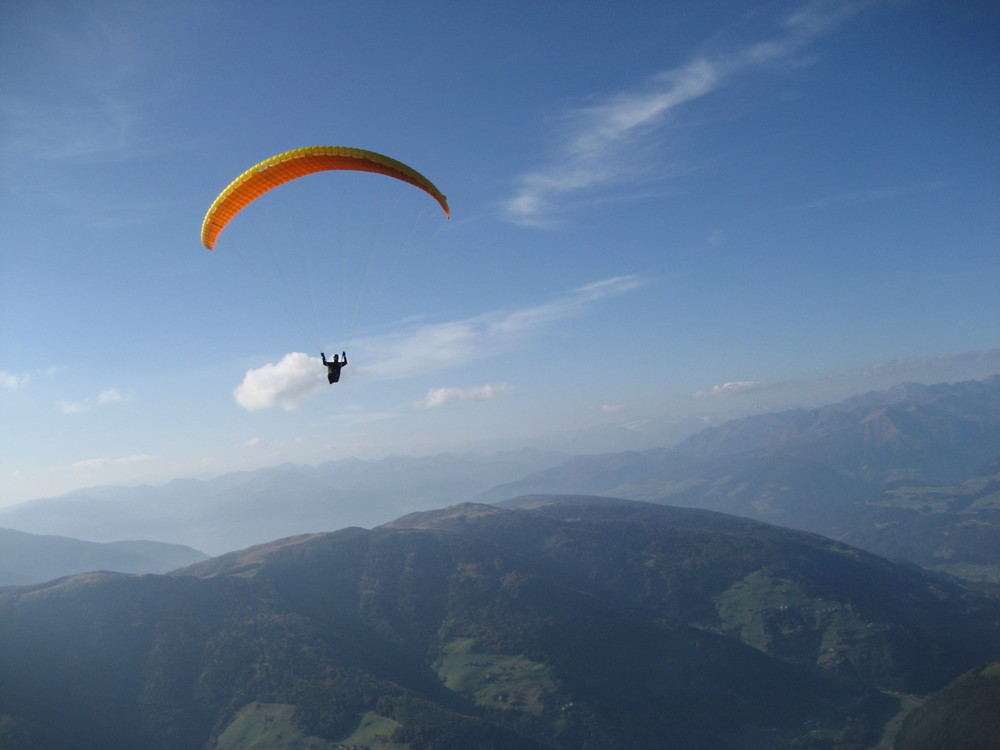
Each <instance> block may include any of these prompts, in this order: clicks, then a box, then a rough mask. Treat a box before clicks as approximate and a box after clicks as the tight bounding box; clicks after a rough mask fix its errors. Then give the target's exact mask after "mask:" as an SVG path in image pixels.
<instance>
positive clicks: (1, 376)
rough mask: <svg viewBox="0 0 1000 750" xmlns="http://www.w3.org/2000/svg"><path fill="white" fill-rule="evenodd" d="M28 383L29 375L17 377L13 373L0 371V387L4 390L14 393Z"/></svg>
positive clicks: (29, 380)
mask: <svg viewBox="0 0 1000 750" xmlns="http://www.w3.org/2000/svg"><path fill="white" fill-rule="evenodd" d="M29 382H31V376H30V375H27V374H23V375H17V374H15V373H13V372H7V371H5V370H0V387H2V388H4V389H5V390H8V391H16V390H17V389H18V388H24V386H26V385H27V384H28V383H29Z"/></svg>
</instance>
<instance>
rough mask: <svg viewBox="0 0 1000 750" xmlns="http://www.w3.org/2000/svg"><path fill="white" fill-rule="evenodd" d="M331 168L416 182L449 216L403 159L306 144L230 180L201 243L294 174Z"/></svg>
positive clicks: (209, 216) (204, 228)
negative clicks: (253, 201) (254, 201)
mask: <svg viewBox="0 0 1000 750" xmlns="http://www.w3.org/2000/svg"><path fill="white" fill-rule="evenodd" d="M331 169H350V170H354V171H359V172H375V173H376V174H384V175H387V176H389V177H395V178H396V179H397V180H402V181H403V182H408V183H410V184H411V185H415V186H416V187H418V188H420V189H421V190H423V191H424V192H426V193H427V194H429V195H431V196H432V197H433V198H434V199H435V200H437V202H438V203H440V204H441V208H443V209H444V212H445V215H446V216H448V217H451V210H450V209H449V208H448V201H447V199H446V198H445V197H444V195H442V194H441V191H440V190H438V189H437V188H436V187H435V186H434V184H433V183H432V182H431V181H430V180H428V179H427V178H426V177H424V176H423V175H422V174H420V173H419V172H418V171H417V170H415V169H411V168H410V167H408V166H406V165H405V164H403V163H402V162H398V161H396V160H395V159H390V158H389V157H388V156H383V155H382V154H376V153H375V152H374V151H365V150H363V149H360V148H344V147H342V146H308V147H306V148H297V149H294V150H292V151H286V152H284V153H282V154H278V155H277V156H272V157H271V158H270V159H265V160H264V161H262V162H261V163H260V164H255V165H254V166H252V167H250V169H248V170H247V171H246V172H244V173H243V174H241V175H240V176H239V177H237V178H236V179H235V180H233V181H232V182H231V183H230V184H229V186H228V187H227V188H226V189H225V190H223V191H222V192H221V193H220V194H219V197H218V198H216V199H215V202H214V203H212V206H211V207H210V208H209V209H208V213H207V214H205V221H204V222H202V225H201V242H202V244H203V245H204V246H205V247H207V248H208V249H209V250H211V249H213V248H214V247H215V241H216V240H217V239H218V237H219V233H220V232H221V231H222V230H223V228H225V226H226V224H228V223H229V222H230V220H231V219H232V218H233V217H234V216H236V214H238V213H239V212H240V211H241V210H242V209H243V207H244V206H246V205H247V204H248V203H250V202H251V201H252V200H254V199H255V198H259V197H260V196H261V195H263V194H264V193H266V192H267V191H268V190H270V189H272V188H276V187H278V186H279V185H283V184H284V183H286V182H289V181H290V180H294V179H296V178H297V177H304V176H305V175H307V174H313V173H315V172H323V171H326V170H331Z"/></svg>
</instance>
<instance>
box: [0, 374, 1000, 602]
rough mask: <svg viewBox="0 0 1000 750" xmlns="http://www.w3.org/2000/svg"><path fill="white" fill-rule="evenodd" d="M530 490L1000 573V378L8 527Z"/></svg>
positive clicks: (424, 502) (20, 519) (370, 468)
mask: <svg viewBox="0 0 1000 750" xmlns="http://www.w3.org/2000/svg"><path fill="white" fill-rule="evenodd" d="M531 494H571V495H573V494H586V495H603V496H609V497H618V498H627V499H635V500H644V501H649V502H655V503H663V504H668V505H678V506H687V507H696V508H704V509H710V510H718V511H723V512H727V513H732V514H735V515H741V516H746V517H749V518H755V519H757V520H762V521H767V522H769V523H775V524H780V525H783V526H789V527H792V528H798V529H802V530H807V531H813V532H815V533H819V534H823V535H825V536H830V537H833V538H836V539H839V540H841V541H845V542H849V543H851V544H853V545H856V546H858V547H861V548H863V549H867V550H869V551H871V552H875V553H877V554H880V555H884V556H887V557H890V558H893V559H899V560H906V561H909V562H912V563H916V564H918V565H921V566H924V567H927V568H931V569H935V570H938V571H940V572H942V573H947V574H951V575H958V576H961V577H964V578H966V579H969V580H977V581H985V582H992V583H998V582H1000V376H993V377H992V378H989V379H987V380H984V381H971V382H964V383H953V384H938V385H931V386H927V385H917V384H906V385H901V386H897V387H896V388H893V389H890V390H888V391H884V392H874V393H869V394H864V395H859V396H855V397H852V398H850V399H847V400H846V401H843V402H840V403H837V404H832V405H829V406H825V407H822V408H819V409H812V410H806V409H796V410H790V411H785V412H778V413H773V414H761V415H756V416H753V417H747V418H744V419H740V420H734V421H731V422H728V423H725V424H723V425H720V426H718V427H713V428H708V429H705V430H703V431H701V432H699V433H697V434H695V435H692V436H691V437H689V438H687V439H685V440H683V441H682V442H680V443H679V444H678V445H676V446H673V447H670V448H657V449H654V450H648V451H629V452H624V453H611V454H597V455H587V456H575V457H568V456H565V455H563V454H558V453H549V452H542V451H537V450H528V449H525V450H522V451H517V452H510V453H499V454H495V455H493V456H476V455H472V454H442V455H438V456H430V457H422V458H413V457H398V456H397V457H390V458H386V459H383V460H380V461H360V460H357V459H347V460H342V461H330V462H326V463H324V464H320V465H319V466H297V465H292V464H284V465H281V466H278V467H273V468H269V469H260V470H257V471H251V472H239V473H235V474H227V475H224V476H221V477H218V478H216V479H212V480H207V481H202V480H193V479H184V480H175V481H174V482H171V483H169V484H167V485H165V486H162V487H150V486H142V487H103V488H93V489H88V490H80V491H78V492H75V493H70V494H69V495H64V496H61V497H56V498H45V499H40V500H33V501H29V502H25V503H21V504H18V505H15V506H11V507H8V508H2V509H0V526H3V527H8V528H11V529H17V530H20V531H23V532H28V533H33V534H46V535H60V536H71V537H76V538H81V539H87V540H90V541H95V542H115V541H118V540H121V539H148V540H153V541H158V542H164V543H172V544H182V545H186V546H189V547H193V548H195V549H198V550H203V551H205V552H207V553H209V554H212V555H218V554H222V553H225V552H228V551H230V550H233V549H241V548H244V547H246V546H249V545H253V544H260V543H264V542H267V541H269V540H271V539H274V538H277V537H283V536H289V535H294V534H300V533H309V532H315V531H322V530H333V529H338V528H342V527H345V526H362V527H366V528H370V527H373V526H377V525H378V524H381V523H385V522H387V521H389V520H391V519H392V518H395V517H397V516H399V515H401V514H404V513H408V512H413V511H419V510H427V509H430V508H437V507H442V506H447V505H450V504H452V503H455V502H459V501H463V500H472V501H475V502H480V503H497V502H502V501H504V500H506V499H508V498H511V497H517V496H522V495H531ZM35 580H38V579H35Z"/></svg>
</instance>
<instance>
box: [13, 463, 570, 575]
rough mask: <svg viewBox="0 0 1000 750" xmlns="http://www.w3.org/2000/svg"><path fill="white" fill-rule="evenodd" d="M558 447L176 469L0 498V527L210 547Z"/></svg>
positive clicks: (459, 489) (289, 529)
mask: <svg viewBox="0 0 1000 750" xmlns="http://www.w3.org/2000/svg"><path fill="white" fill-rule="evenodd" d="M565 459H566V455H565V454H561V453H551V452H544V451H538V450H531V449H525V450H520V451H511V452H505V453H496V454H494V455H491V456H478V455H475V454H453V453H447V454H441V455H437V456H429V457H411V456H390V457H388V458H385V459H382V460H379V461H364V460H360V459H356V458H348V459H343V460H339V461H327V462H325V463H322V464H319V465H318V466H306V465H296V464H287V463H286V464H282V465H280V466H275V467H270V468H265V469H257V470H254V471H242V472H236V473H231V474H224V475H222V476H220V477H216V478H214V479H209V480H200V479H176V480H174V481H172V482H170V483H168V484H166V485H163V486H157V487H154V486H150V485H142V486H138V487H94V488H88V489H83V490H77V491H76V492H71V493H69V494H66V495H61V496H58V497H52V498H41V499H38V500H29V501H27V502H23V503H18V504H17V505H12V506H9V507H6V508H0V527H7V528H11V529H17V530H19V531H24V532H27V533H31V534H55V535H60V536H68V537H74V538H78V539H87V540H90V541H94V542H115V541H118V540H121V539H148V540H153V541H158V542H167V543H171V544H182V545H186V546H189V547H193V548H195V549H197V550H202V551H204V552H207V553H208V554H212V555H218V554H222V553H224V552H229V551H230V550H234V549H242V548H244V547H247V546H250V545H252V544H260V543H263V542H267V541H270V540H272V539H277V538H279V537H284V536H291V535H294V534H302V533H309V532H314V531H324V530H328V531H333V530H336V529H340V528H343V527H345V526H364V527H371V526H377V525H378V524H381V523H385V522H386V521H390V520H392V519H393V518H396V517H397V516H399V515H401V514H403V513H409V512H411V511H415V510H423V509H428V508H435V507H440V506H442V505H449V504H451V503H454V502H456V501H458V500H462V499H466V498H470V497H472V496H473V495H476V494H479V493H480V492H483V491H485V490H487V489H489V488H490V487H492V486H494V485H496V484H498V483H500V482H507V481H510V480H512V479H516V478H519V477H522V476H524V475H525V474H529V473H532V472H534V471H537V470H539V469H542V468H546V467H548V466H552V465H554V464H556V463H558V462H560V461H562V460H565Z"/></svg>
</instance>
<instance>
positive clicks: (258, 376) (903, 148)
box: [0, 0, 1000, 504]
mask: <svg viewBox="0 0 1000 750" xmlns="http://www.w3.org/2000/svg"><path fill="white" fill-rule="evenodd" d="M998 32H1000V9H998V6H996V4H993V3H986V2H972V1H971V0H970V1H967V2H920V1H915V2H902V1H896V0H886V1H884V2H877V1H873V2H773V3H772V2H760V3H752V4H751V3H746V2H711V1H708V2H703V3H688V2H666V1H665V2H658V3H651V2H618V3H613V4H612V3H605V2H573V3H569V2H541V3H530V4H529V3H510V2H472V3H470V2H424V3H403V2H366V3H346V2H318V1H317V2H297V1H296V0H288V1H287V2H283V3H274V2H268V3H264V2H201V1H199V2H155V3H153V2H136V1H130V2H70V1H68V0H63V1H60V2H47V1H46V0H38V1H36V2H31V3H5V4H3V5H2V6H0V190H2V193H0V195H2V197H0V227H2V229H0V262H2V267H0V271H2V274H0V314H2V340H0V344H2V348H0V417H2V423H3V437H2V443H0V504H9V503H12V502H17V501H21V500H25V499H30V498H36V497H42V496H47V495H52V494H58V493H61V492H65V491H69V490H72V489H74V488H78V487H84V486H92V485H101V484H113V483H134V482H157V481H164V480H167V479H170V478H172V477H177V476H207V475H212V474H217V473H222V472H225V471H232V470H237V469H245V468H253V467H257V466H267V465H272V464H277V463H280V462H283V461H294V462H301V463H317V462H320V461H323V460H327V459H337V458H343V457H346V456H352V455H354V456H359V457H372V458H375V457H379V456H382V455H388V454H391V453H407V454H413V455H422V454H429V453H436V452H440V451H445V450H481V451H488V450H498V449H504V448H514V447H519V446H537V447H543V448H556V449H560V450H566V451H569V452H577V451H579V452H602V451H614V450H621V449H626V448H633V449H641V448H647V447H655V446H658V445H664V444H668V443H670V442H672V441H674V440H676V439H678V438H679V437H680V436H682V435H683V434H686V433H687V432H690V431H691V430H693V429H694V427H695V426H696V425H705V424H714V423H718V422H719V421H721V420H723V419H726V418H729V417H732V416H741V415H744V414H749V413H753V412H755V411H770V410H774V409H780V408H790V407H796V406H816V405H820V404H823V403H828V402H831V401H836V400H839V399H841V398H843V397H846V396H848V395H851V394H852V393H856V392H864V391H868V390H876V389H882V388H885V387H889V386H891V385H893V384H895V383H898V382H903V381H908V380H913V381H919V382H942V381H953V380H963V379H972V378H981V377H985V376H987V375H990V374H992V373H995V372H998V371H1000V350H998V338H1000V337H998V334H1000V293H998V292H1000V273H998V271H1000V261H998V253H997V250H998V242H997V240H998V228H1000V227H998V210H997V208H998V203H997V197H998V189H997V188H998V182H1000V138H998V137H997V136H998V124H1000V85H998V79H1000V76H998V73H1000V51H998V48H997V45H996V39H997V38H998ZM308 145H343V146H354V147H358V148H366V149H370V150H374V151H378V152H381V153H384V154H388V155H389V156H392V157H394V158H396V159H399V160H401V161H404V162H406V163H407V164H409V165H411V166H412V167H414V168H415V169H417V170H419V171H421V172H422V173H424V174H425V175H426V176H427V177H428V178H430V179H431V180H432V181H433V182H434V183H435V184H437V186H438V187H439V188H440V189H441V190H442V191H443V192H444V193H445V194H446V195H447V196H448V199H449V203H450V205H451V208H452V218H451V220H447V219H445V217H444V216H443V214H442V213H441V211H440V208H439V207H438V206H437V205H436V203H435V202H434V201H433V200H432V199H430V198H429V197H428V196H426V195H425V194H423V193H421V192H420V191H418V190H416V189H414V188H413V187H412V186H409V185H405V184H404V183H401V182H398V181H394V180H391V179H388V178H384V177H379V176H375V175H365V174H359V173H327V174H320V175H313V176H310V177H306V178H302V179H300V180H297V181H295V182H294V183H290V184H288V185H286V186H283V187H282V188H280V189H278V190H275V191H273V192H271V193H269V194H268V195H266V196H264V197H263V198H261V199H259V200H258V201H256V202H255V203H253V204H251V205H250V206H249V207H248V208H247V209H245V210H244V211H243V212H242V213H241V214H240V215H239V216H237V217H236V219H235V220H234V221H233V222H232V223H231V224H230V225H229V226H228V227H227V228H226V229H225V231H224V232H223V233H222V235H221V237H220V239H219V242H218V244H217V246H216V249H215V251H213V252H209V251H207V250H205V249H204V248H202V247H201V245H200V241H199V232H200V226H201V221H202V218H203V216H204V214H205V211H206V210H207V208H208V206H209V204H210V203H211V202H212V200H213V199H214V197H215V195H216V194H217V193H218V192H219V191H220V190H221V189H222V188H223V187H225V185H226V184H227V183H228V182H229V181H230V180H232V179H233V178H235V177H236V176H237V175H238V174H239V173H241V172H242V171H244V170H245V169H247V168H249V167H250V166H251V165H253V164H254V163H256V162H258V161H261V160H263V159H265V158H267V157H269V156H271V155H273V154H276V153H278V152H281V151H285V150H288V149H292V148H296V147H299V146H308ZM341 349H346V350H347V351H348V357H349V361H350V364H349V366H348V367H347V369H345V370H344V376H343V378H342V380H341V382H340V383H339V384H337V385H336V386H333V387H331V386H328V385H327V384H326V382H325V372H324V371H323V368H322V367H320V366H319V361H318V358H319V352H320V351H321V350H322V351H325V352H326V353H327V354H331V353H333V352H335V351H339V350H341Z"/></svg>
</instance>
